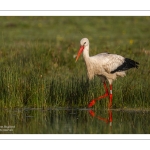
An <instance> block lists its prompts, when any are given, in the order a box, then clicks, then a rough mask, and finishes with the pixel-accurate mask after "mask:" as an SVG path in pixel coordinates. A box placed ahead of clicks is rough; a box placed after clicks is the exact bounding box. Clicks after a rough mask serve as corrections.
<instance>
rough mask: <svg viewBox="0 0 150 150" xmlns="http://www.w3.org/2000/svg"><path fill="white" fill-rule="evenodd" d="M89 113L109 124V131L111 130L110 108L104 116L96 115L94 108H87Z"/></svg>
mask: <svg viewBox="0 0 150 150" xmlns="http://www.w3.org/2000/svg"><path fill="white" fill-rule="evenodd" d="M89 114H90V115H91V116H92V117H94V118H97V119H98V120H101V121H103V122H105V123H106V124H109V126H110V132H111V129H112V121H113V118H112V111H111V110H108V112H107V116H106V117H102V116H100V115H96V113H95V111H94V110H89Z"/></svg>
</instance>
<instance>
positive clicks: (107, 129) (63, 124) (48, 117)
mask: <svg viewBox="0 0 150 150" xmlns="http://www.w3.org/2000/svg"><path fill="white" fill-rule="evenodd" d="M0 133H1V134H150V111H148V110H147V111H146V110H144V111H143V110H117V109H116V110H109V111H108V110H94V109H85V108H83V109H82V108H76V109H71V108H70V109H68V108H57V109H52V108H48V109H41V108H39V109H34V108H26V109H14V110H3V111H1V112H0Z"/></svg>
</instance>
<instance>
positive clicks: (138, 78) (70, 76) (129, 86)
mask: <svg viewBox="0 0 150 150" xmlns="http://www.w3.org/2000/svg"><path fill="white" fill-rule="evenodd" d="M149 26H150V17H88V16H86V17H23V16H22V17H0V106H1V108H16V107H19V108H20V107H68V108H69V107H87V104H88V103H89V101H90V100H91V99H93V98H94V97H98V96H99V95H102V94H103V92H104V89H103V85H102V84H101V82H100V80H99V78H97V77H95V79H94V80H93V81H90V82H89V81H88V79H87V76H86V67H85V64H84V61H83V58H82V57H80V59H79V60H78V62H77V63H75V59H74V55H75V54H77V52H78V49H79V41H80V39H81V38H83V37H87V38H89V40H90V50H91V51H90V55H95V54H97V53H100V52H109V53H117V54H120V55H123V56H125V57H128V58H131V59H134V60H136V61H138V62H139V63H140V67H139V69H138V70H136V69H132V70H129V71H128V72H127V76H126V77H124V78H119V79H117V81H115V82H114V84H113V94H114V97H113V104H114V105H115V106H116V107H117V108H149V107H150V92H149V86H150V80H149V75H150V59H149V57H150V53H147V54H146V52H150V40H149V39H150V34H149V33H150V28H149ZM144 50H147V51H146V52H145V51H144ZM107 102H108V101H107V100H101V101H98V102H97V103H96V105H95V106H94V107H96V108H106V107H107Z"/></svg>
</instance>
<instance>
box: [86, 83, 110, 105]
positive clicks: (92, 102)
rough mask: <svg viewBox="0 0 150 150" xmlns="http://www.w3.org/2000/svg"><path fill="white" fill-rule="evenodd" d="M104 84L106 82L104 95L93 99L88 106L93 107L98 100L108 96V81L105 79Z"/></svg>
mask: <svg viewBox="0 0 150 150" xmlns="http://www.w3.org/2000/svg"><path fill="white" fill-rule="evenodd" d="M103 84H104V89H105V94H104V95H102V96H99V97H98V98H95V99H93V100H91V101H90V103H89V105H88V107H92V106H93V105H95V103H96V101H97V100H100V99H102V98H105V97H107V96H108V95H109V93H108V89H107V85H106V82H105V81H104V83H103Z"/></svg>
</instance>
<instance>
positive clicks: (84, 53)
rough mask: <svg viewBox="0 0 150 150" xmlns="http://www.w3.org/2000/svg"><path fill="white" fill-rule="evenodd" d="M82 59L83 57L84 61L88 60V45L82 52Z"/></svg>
mask: <svg viewBox="0 0 150 150" xmlns="http://www.w3.org/2000/svg"><path fill="white" fill-rule="evenodd" d="M83 57H84V60H85V61H87V59H89V45H88V46H85V48H84V50H83Z"/></svg>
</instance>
